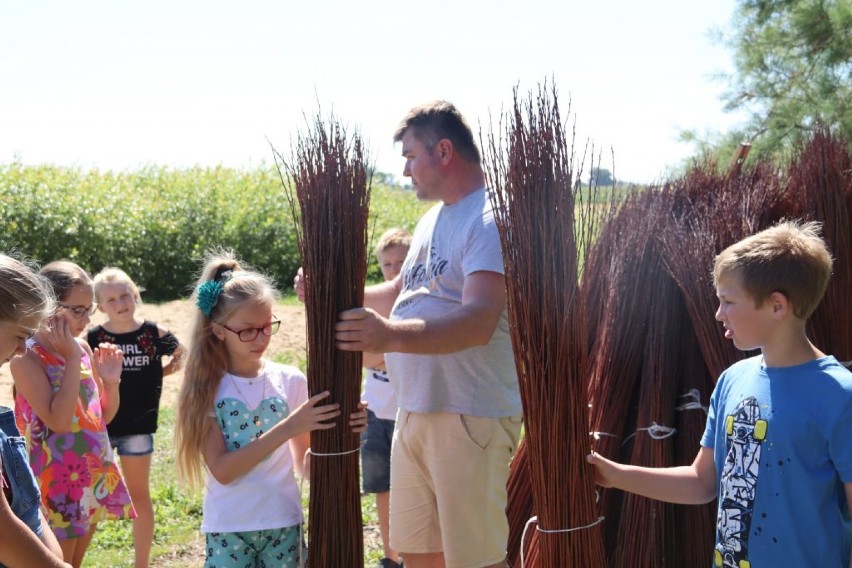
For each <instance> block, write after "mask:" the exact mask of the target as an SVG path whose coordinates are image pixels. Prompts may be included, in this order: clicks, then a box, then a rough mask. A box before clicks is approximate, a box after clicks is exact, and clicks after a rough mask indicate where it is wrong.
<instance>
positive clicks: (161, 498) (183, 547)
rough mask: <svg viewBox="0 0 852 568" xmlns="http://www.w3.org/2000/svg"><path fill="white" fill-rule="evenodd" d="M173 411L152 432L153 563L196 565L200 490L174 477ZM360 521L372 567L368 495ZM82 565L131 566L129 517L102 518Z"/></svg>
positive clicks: (374, 548)
mask: <svg viewBox="0 0 852 568" xmlns="http://www.w3.org/2000/svg"><path fill="white" fill-rule="evenodd" d="M273 359H275V360H280V361H282V362H286V363H289V364H295V365H297V366H300V367H302V368H304V361H303V360H295V359H294V354H290V353H283V354H278V355H276V356H274V357H273ZM174 424H175V410H174V409H173V408H162V409H161V410H160V425H159V430H158V432H157V435H156V436H155V438H154V440H155V442H154V443H155V448H154V457H153V461H152V465H151V495H152V497H153V501H154V515H155V518H156V526H155V531H154V546H153V549H152V551H151V566H154V567H159V568H167V567H168V568H178V567H189V566H194V567H197V566H200V565H201V564H202V563H203V543H204V538H203V535H202V534H201V532H200V530H199V529H200V527H201V492H200V491H195V492H193V491H190V490H189V489H188V488H187V487H186V486H184V485H181V484H180V483H178V481H177V469H176V465H175V458H174V444H173V436H174ZM302 507H303V509H304V510H305V511H306V512H307V510H308V486H307V484H304V485H303V487H302ZM361 510H362V514H363V521H364V560H365V566H374V565H376V563H378V561H379V560H380V559H381V557H382V551H381V539H379V533H378V520H377V517H376V506H375V500H374V499H373V497H372V496H371V495H366V496H364V497H362V499H361ZM84 565H85V566H86V567H98V568H100V567H103V568H107V567H108V568H121V567H132V566H133V528H132V524H131V522H130V521H113V522H104V523H101V524H100V525H98V530H97V532H96V533H95V536H94V538H93V540H92V544H91V546H90V547H89V550H88V552H87V553H86V559H85V561H84Z"/></svg>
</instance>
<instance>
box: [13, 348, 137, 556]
mask: <svg viewBox="0 0 852 568" xmlns="http://www.w3.org/2000/svg"><path fill="white" fill-rule="evenodd" d="M31 349H32V351H33V352H34V353H35V354H36V355H37V356H38V358H39V359H41V361H42V364H43V365H44V369H45V372H46V373H47V376H48V379H49V380H50V385H51V387H53V390H54V391H57V390H59V383H60V381H61V380H62V375H63V373H64V370H65V361H63V360H62V359H61V358H60V357H58V356H57V355H54V354H53V353H50V352H49V351H47V350H46V349H45V348H44V347H42V346H41V345H39V344H37V343H34V344H33V345H32V346H31ZM15 415H16V418H17V422H18V429H19V430H20V431H21V432H22V433H23V434H24V436H25V437H26V440H27V447H28V449H29V453H30V465H31V466H32V469H33V473H35V475H36V477H37V478H38V480H39V487H40V488H41V497H42V504H43V505H44V506H45V508H46V509H47V513H48V515H47V520H48V524H49V525H50V528H52V529H53V532H54V533H55V534H56V537H57V538H59V539H63V540H64V539H71V538H79V537H81V536H84V535H85V534H86V533H87V532H88V531H89V529H90V528H91V526H92V524H93V523H97V522H100V521H104V520H114V519H132V518H135V517H136V511H135V510H134V509H133V504H132V503H131V501H130V494H129V493H128V491H127V487H126V486H125V484H124V479H123V478H122V476H121V472H120V471H119V469H118V467H117V466H116V464H115V458H114V455H113V452H112V447H111V446H110V443H109V437H108V436H107V430H106V423H105V421H104V418H103V412H102V409H101V402H100V396H99V394H98V387H97V384H96V383H95V379H94V377H93V376H92V364H91V361H90V360H89V357H88V355H87V354H86V353H85V352H83V357H82V359H81V369H80V396H79V397H78V399H77V407H76V408H75V410H74V419H73V421H72V424H71V430H70V431H69V432H64V433H59V432H53V431H52V430H50V429H49V428H48V427H47V425H46V424H45V423H44V422H43V421H42V420H41V419H40V418H39V417H38V416H36V414H35V412H34V411H33V409H32V407H31V406H30V405H29V403H28V402H27V400H26V399H25V398H24V397H23V396H21V395H20V394H18V395H17V396H16V397H15Z"/></svg>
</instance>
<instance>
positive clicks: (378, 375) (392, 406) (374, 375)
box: [364, 367, 398, 420]
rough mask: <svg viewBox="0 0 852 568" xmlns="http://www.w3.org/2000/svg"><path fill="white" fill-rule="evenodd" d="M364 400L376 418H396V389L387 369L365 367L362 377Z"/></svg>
mask: <svg viewBox="0 0 852 568" xmlns="http://www.w3.org/2000/svg"><path fill="white" fill-rule="evenodd" d="M364 400H365V401H367V403H368V405H369V406H368V407H367V408H369V409H370V410H371V411H372V412H373V413H374V414H375V415H376V418H381V419H382V420H396V411H397V410H398V407H397V404H396V390H395V389H394V386H393V385H392V384H391V382H390V377H389V376H388V372H387V371H382V370H381V369H373V368H370V367H367V371H366V376H365V377H364Z"/></svg>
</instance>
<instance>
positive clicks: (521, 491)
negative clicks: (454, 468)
mask: <svg viewBox="0 0 852 568" xmlns="http://www.w3.org/2000/svg"><path fill="white" fill-rule="evenodd" d="M506 492H507V493H508V496H509V502H508V503H507V504H506V517H507V518H508V520H509V542H508V544H507V545H506V560H507V561H508V562H509V566H520V565H521V564H520V561H521V548H522V547H523V550H524V562H525V563H526V565H527V566H538V538H535V535H536V532H535V531H527V532H526V533H525V532H524V529H525V528H526V526H527V521H529V520H530V518H532V517H533V516H534V515H535V512H534V511H533V495H532V482H531V481H530V454H529V452H528V451H527V438H526V437H524V438H522V439H521V443H520V444H518V450H517V451H516V452H515V457H514V458H512V465H511V468H510V469H509V479H508V481H507V482H506ZM522 541H523V542H522Z"/></svg>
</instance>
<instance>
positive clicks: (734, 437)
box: [588, 222, 852, 568]
mask: <svg viewBox="0 0 852 568" xmlns="http://www.w3.org/2000/svg"><path fill="white" fill-rule="evenodd" d="M818 230H819V225H818V224H817V223H805V224H801V223H796V222H782V223H779V224H778V225H776V226H774V227H771V228H769V229H766V230H764V231H761V232H759V233H757V234H755V235H752V236H751V237H748V238H745V239H743V240H742V241H740V242H738V243H736V244H734V245H732V246H730V247H728V248H727V249H725V250H724V251H722V253H721V254H719V256H717V257H716V263H715V266H714V268H713V280H714V283H715V285H716V294H717V296H718V297H719V309H718V311H717V312H716V319H717V320H719V321H720V322H722V324H723V326H724V329H725V337H726V338H728V339H731V340H732V341H733V342H734V345H735V346H736V347H737V348H738V349H741V350H743V351H748V350H752V349H758V348H759V349H760V350H761V354H760V355H758V356H756V357H752V358H749V359H746V360H744V361H740V362H738V363H735V364H734V365H732V366H731V367H729V368H728V369H727V370H726V371H725V372H724V373H722V376H721V377H720V378H719V381H718V382H717V384H716V388H715V389H714V391H713V396H712V397H711V400H710V409H709V413H708V418H707V426H706V428H705V431H704V435H703V437H702V438H701V448H700V449H699V451H698V455H697V456H696V458H695V461H694V462H693V463H692V465H689V466H682V467H672V468H645V467H637V466H631V465H624V464H618V463H615V462H612V461H610V460H608V459H606V458H604V457H602V456H600V455H599V454H597V453H594V452H592V454H591V455H589V456H588V461H589V462H590V463H591V464H593V465H594V466H595V468H596V470H597V471H596V477H597V482H598V483H599V484H600V485H602V486H604V487H615V488H618V489H623V490H625V491H629V492H631V493H636V494H639V495H643V496H645V497H649V498H652V499H659V500H661V501H668V502H672V503H684V504H701V503H707V502H710V501H712V500H713V499H714V498H718V500H719V509H718V516H717V522H716V545H715V551H714V559H713V562H712V564H711V565H713V566H719V567H736V568H743V567H748V566H752V567H755V568H759V567H762V566H820V567H852V558H851V557H850V543H852V524H850V519H849V511H850V509H852V373H850V372H849V371H848V370H847V369H846V368H844V366H843V365H841V364H840V363H838V362H837V360H836V359H835V358H834V357H832V356H828V355H825V354H824V353H822V352H821V351H820V350H819V349H817V348H816V347H815V346H814V345H813V344H812V343H811V342H810V340H809V339H808V337H807V335H806V333H805V323H806V321H807V319H808V317H810V315H811V314H812V313H813V311H814V310H815V309H816V307H817V305H818V304H819V302H820V301H821V300H822V297H823V294H824V293H825V289H826V287H827V285H828V279H829V276H830V275H831V265H832V259H831V255H830V254H829V252H828V250H827V249H826V247H825V243H824V242H823V241H822V239H821V238H820V237H819V235H818Z"/></svg>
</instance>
